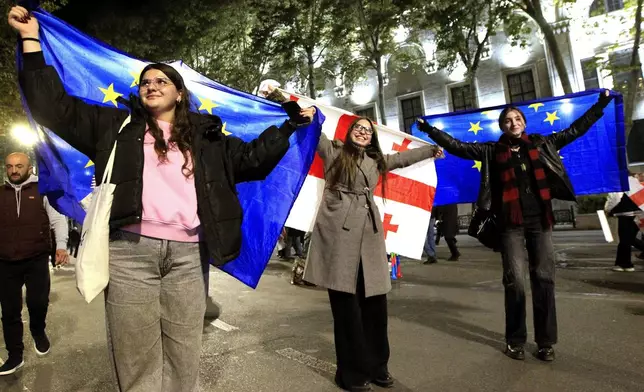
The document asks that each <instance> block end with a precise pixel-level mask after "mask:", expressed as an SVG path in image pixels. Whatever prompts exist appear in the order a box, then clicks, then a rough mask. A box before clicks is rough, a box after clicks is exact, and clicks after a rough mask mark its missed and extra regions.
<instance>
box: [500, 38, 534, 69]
mask: <svg viewBox="0 0 644 392" xmlns="http://www.w3.org/2000/svg"><path fill="white" fill-rule="evenodd" d="M531 52H532V51H531V50H530V48H521V47H519V46H512V45H510V44H505V45H504V46H503V49H502V53H503V55H502V57H501V58H502V59H503V64H504V65H505V66H506V67H508V68H516V67H520V66H522V65H523V64H525V63H527V62H528V60H529V59H530V54H531Z"/></svg>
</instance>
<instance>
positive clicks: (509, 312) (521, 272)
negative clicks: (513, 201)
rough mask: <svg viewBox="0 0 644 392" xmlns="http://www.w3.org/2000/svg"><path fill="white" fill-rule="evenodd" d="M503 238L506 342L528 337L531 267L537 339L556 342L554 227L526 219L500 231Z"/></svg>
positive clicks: (545, 343)
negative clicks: (528, 288) (528, 291)
mask: <svg viewBox="0 0 644 392" xmlns="http://www.w3.org/2000/svg"><path fill="white" fill-rule="evenodd" d="M501 242H502V252H501V254H502V257H503V286H504V287H505V339H506V342H507V343H508V344H513V345H514V344H524V343H525V342H526V339H527V328H526V320H525V319H526V306H525V297H526V295H525V292H526V287H525V275H526V267H528V269H529V271H530V286H531V288H532V308H533V316H534V334H535V341H536V343H537V345H539V346H540V347H543V346H551V345H553V344H555V343H557V310H556V307H555V260H554V248H553V245H552V229H544V228H543V227H542V225H541V220H540V219H539V218H537V219H532V220H528V219H526V222H525V224H524V226H522V227H515V228H508V229H506V230H505V231H504V232H503V233H502V234H501ZM526 250H527V254H526Z"/></svg>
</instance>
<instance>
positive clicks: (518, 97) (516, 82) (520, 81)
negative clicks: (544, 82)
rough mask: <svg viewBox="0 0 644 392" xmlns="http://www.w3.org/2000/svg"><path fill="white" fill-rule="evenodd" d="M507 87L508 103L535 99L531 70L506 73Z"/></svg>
mask: <svg viewBox="0 0 644 392" xmlns="http://www.w3.org/2000/svg"><path fill="white" fill-rule="evenodd" d="M508 88H509V90H510V103H517V102H523V101H530V100H533V99H537V92H536V90H535V88H534V78H533V77H532V71H531V70H527V71H523V72H519V73H515V74H510V75H508Z"/></svg>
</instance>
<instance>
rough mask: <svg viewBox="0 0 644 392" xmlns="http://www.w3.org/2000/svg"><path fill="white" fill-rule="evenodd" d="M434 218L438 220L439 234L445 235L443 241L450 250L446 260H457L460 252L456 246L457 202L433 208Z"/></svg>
mask: <svg viewBox="0 0 644 392" xmlns="http://www.w3.org/2000/svg"><path fill="white" fill-rule="evenodd" d="M434 212H435V213H436V219H439V220H440V235H442V236H444V237H445V243H447V247H448V248H449V251H450V254H451V255H450V257H449V259H447V260H448V261H458V259H459V258H460V257H461V252H459V251H458V247H457V246H456V242H457V241H456V235H457V234H458V204H448V205H443V206H438V207H436V208H434Z"/></svg>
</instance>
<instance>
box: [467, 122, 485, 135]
mask: <svg viewBox="0 0 644 392" xmlns="http://www.w3.org/2000/svg"><path fill="white" fill-rule="evenodd" d="M482 130H483V128H482V127H481V122H480V121H479V122H477V123H472V122H471V123H470V129H468V130H467V132H474V134H475V135H478V134H479V131H482Z"/></svg>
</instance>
